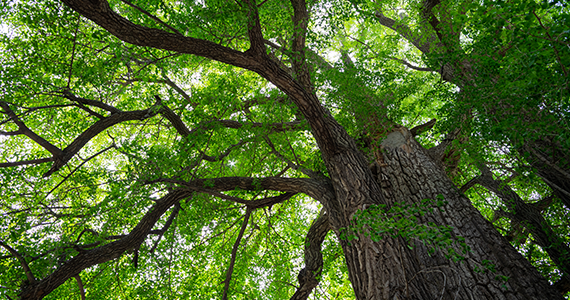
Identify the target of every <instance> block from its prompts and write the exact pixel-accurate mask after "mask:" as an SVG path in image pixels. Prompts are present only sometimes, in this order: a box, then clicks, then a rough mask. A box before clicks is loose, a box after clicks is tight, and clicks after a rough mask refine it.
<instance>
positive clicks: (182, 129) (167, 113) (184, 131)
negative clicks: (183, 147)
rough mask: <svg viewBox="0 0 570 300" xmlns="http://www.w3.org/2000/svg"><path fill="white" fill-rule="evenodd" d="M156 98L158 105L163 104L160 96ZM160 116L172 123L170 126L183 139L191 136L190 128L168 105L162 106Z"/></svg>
mask: <svg viewBox="0 0 570 300" xmlns="http://www.w3.org/2000/svg"><path fill="white" fill-rule="evenodd" d="M154 97H155V98H156V101H157V103H162V100H161V99H160V97H159V96H158V95H155V96H154ZM160 114H162V115H163V116H164V117H165V118H166V119H167V120H168V121H170V124H172V126H174V128H175V129H176V131H177V132H178V134H180V135H181V136H183V137H187V136H188V135H190V130H189V129H188V127H186V124H184V122H183V121H182V119H180V116H179V115H177V114H176V113H174V112H173V111H172V110H171V109H170V108H169V107H168V106H167V105H166V104H162V107H161V108H160Z"/></svg>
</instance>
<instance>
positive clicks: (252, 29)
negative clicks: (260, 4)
mask: <svg viewBox="0 0 570 300" xmlns="http://www.w3.org/2000/svg"><path fill="white" fill-rule="evenodd" d="M242 2H243V3H244V4H245V5H246V6H247V8H248V9H249V14H248V24H247V34H248V36H249V43H250V48H249V49H248V50H247V52H246V53H251V54H252V55H253V56H257V57H263V56H266V53H265V45H264V43H263V33H262V32H261V23H260V22H259V11H258V10H257V5H256V4H255V0H243V1H242Z"/></svg>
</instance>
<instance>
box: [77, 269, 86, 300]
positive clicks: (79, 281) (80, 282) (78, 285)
mask: <svg viewBox="0 0 570 300" xmlns="http://www.w3.org/2000/svg"><path fill="white" fill-rule="evenodd" d="M75 281H77V287H78V288H79V294H80V295H81V300H85V288H84V287H83V281H82V280H81V276H79V274H77V275H76V276H75Z"/></svg>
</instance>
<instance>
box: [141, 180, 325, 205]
mask: <svg viewBox="0 0 570 300" xmlns="http://www.w3.org/2000/svg"><path fill="white" fill-rule="evenodd" d="M155 182H164V183H173V184H177V185H180V186H183V187H186V188H189V189H191V190H193V191H204V190H210V191H216V192H220V191H231V190H235V189H236V188H240V189H242V190H249V191H259V190H260V189H261V190H274V191H281V192H291V193H299V192H301V193H304V194H307V195H308V196H310V197H312V198H314V199H316V200H318V201H321V200H322V199H333V198H334V197H335V196H334V192H333V190H332V186H331V185H330V183H329V182H328V180H326V179H322V180H316V179H309V178H284V177H264V178H253V177H219V178H211V179H196V180H192V181H182V180H178V179H171V178H160V179H156V180H153V181H149V182H147V183H149V184H150V183H155ZM228 197H229V196H228ZM244 204H245V203H244Z"/></svg>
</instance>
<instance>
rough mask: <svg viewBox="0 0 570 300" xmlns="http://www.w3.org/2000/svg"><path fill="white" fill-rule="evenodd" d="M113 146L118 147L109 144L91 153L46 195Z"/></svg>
mask: <svg viewBox="0 0 570 300" xmlns="http://www.w3.org/2000/svg"><path fill="white" fill-rule="evenodd" d="M112 148H116V146H115V145H111V146H109V147H107V148H105V149H103V150H101V151H99V152H97V153H95V154H93V155H91V156H90V157H88V158H87V159H85V160H84V161H82V162H81V163H80V164H79V166H77V167H75V168H74V169H73V171H71V172H69V174H67V175H66V176H65V177H64V178H63V179H62V180H61V181H60V182H59V183H58V184H57V185H56V186H55V187H54V188H53V189H51V190H50V191H49V192H48V193H47V194H46V196H45V197H47V196H48V195H50V194H51V193H52V192H53V191H55V190H56V189H57V188H58V187H59V186H61V185H62V184H63V183H64V182H65V181H66V180H67V179H69V177H71V175H73V174H74V173H75V172H77V170H79V169H80V168H81V167H82V166H83V165H84V164H86V163H87V162H89V161H90V160H92V159H94V158H95V157H97V156H99V155H101V154H103V153H105V152H107V151H108V150H109V149H112Z"/></svg>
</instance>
